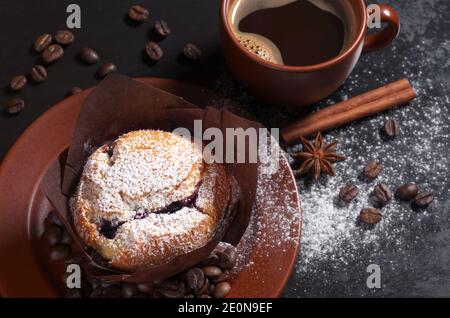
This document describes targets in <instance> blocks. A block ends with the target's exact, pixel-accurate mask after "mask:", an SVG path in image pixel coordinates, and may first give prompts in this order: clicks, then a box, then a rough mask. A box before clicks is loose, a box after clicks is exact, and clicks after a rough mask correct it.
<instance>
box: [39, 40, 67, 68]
mask: <svg viewBox="0 0 450 318" xmlns="http://www.w3.org/2000/svg"><path fill="white" fill-rule="evenodd" d="M63 55H64V49H63V48H62V46H61V45H59V44H52V45H50V46H48V47H47V48H46V49H45V50H44V52H42V59H43V60H44V62H45V63H47V64H50V63H53V62H56V61H57V60H59V59H60V58H61V57H62V56H63Z"/></svg>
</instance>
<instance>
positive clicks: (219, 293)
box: [213, 282, 231, 298]
mask: <svg viewBox="0 0 450 318" xmlns="http://www.w3.org/2000/svg"><path fill="white" fill-rule="evenodd" d="M230 291H231V285H230V283H228V282H222V283H219V284H217V286H216V287H215V288H214V292H213V294H214V297H215V298H223V297H225V296H226V295H228V293H229V292H230Z"/></svg>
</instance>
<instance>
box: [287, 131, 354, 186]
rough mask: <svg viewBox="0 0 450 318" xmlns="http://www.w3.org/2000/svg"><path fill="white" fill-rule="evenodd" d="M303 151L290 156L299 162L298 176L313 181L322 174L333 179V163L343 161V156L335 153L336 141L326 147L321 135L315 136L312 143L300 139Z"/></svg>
mask: <svg viewBox="0 0 450 318" xmlns="http://www.w3.org/2000/svg"><path fill="white" fill-rule="evenodd" d="M300 141H301V142H302V146H303V149H302V151H301V152H296V153H293V154H292V156H293V157H294V158H296V159H299V160H300V161H301V165H300V168H299V170H298V174H299V175H310V176H311V177H313V178H314V180H316V181H317V180H318V179H319V177H320V175H321V174H322V172H324V173H326V174H328V175H330V176H332V177H334V176H335V175H336V172H335V171H334V168H333V163H336V162H338V161H343V160H345V157H344V156H341V155H338V154H337V153H336V145H337V143H338V142H337V141H333V142H331V143H329V144H327V145H325V144H324V142H323V138H322V134H321V133H320V132H319V133H318V134H317V137H316V139H315V140H314V143H312V142H310V141H308V140H306V139H305V138H303V137H300Z"/></svg>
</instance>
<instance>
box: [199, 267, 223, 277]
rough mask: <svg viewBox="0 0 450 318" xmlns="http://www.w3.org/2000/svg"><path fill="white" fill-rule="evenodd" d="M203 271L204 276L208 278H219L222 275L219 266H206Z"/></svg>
mask: <svg viewBox="0 0 450 318" xmlns="http://www.w3.org/2000/svg"><path fill="white" fill-rule="evenodd" d="M202 270H203V274H205V276H206V277H208V278H217V277H219V276H220V275H222V269H221V268H220V267H218V266H205V267H203V268H202Z"/></svg>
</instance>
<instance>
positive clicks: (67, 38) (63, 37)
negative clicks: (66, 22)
mask: <svg viewBox="0 0 450 318" xmlns="http://www.w3.org/2000/svg"><path fill="white" fill-rule="evenodd" d="M55 41H56V42H57V43H59V44H61V45H69V44H72V43H73V41H75V36H74V35H73V33H72V32H70V31H69V30H62V31H58V32H57V33H56V35H55Z"/></svg>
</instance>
